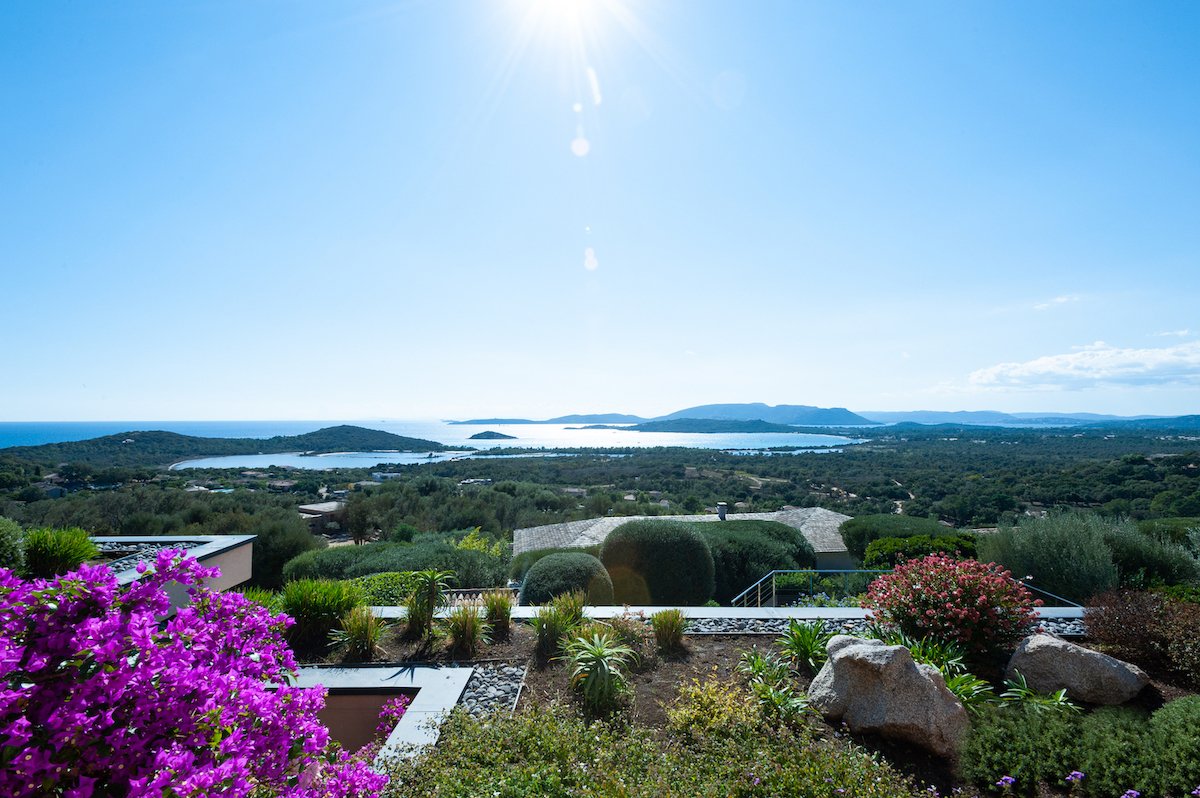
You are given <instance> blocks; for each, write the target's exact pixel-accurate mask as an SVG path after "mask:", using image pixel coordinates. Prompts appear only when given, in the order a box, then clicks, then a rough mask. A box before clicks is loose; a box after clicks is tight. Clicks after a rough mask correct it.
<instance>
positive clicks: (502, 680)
mask: <svg viewBox="0 0 1200 798" xmlns="http://www.w3.org/2000/svg"><path fill="white" fill-rule="evenodd" d="M474 668H475V672H474V673H473V674H471V680H470V681H468V682H467V687H466V689H465V690H463V694H462V698H460V699H459V700H458V703H459V704H461V705H462V706H464V707H466V709H467V712H469V713H471V715H472V716H473V717H476V718H479V717H483V716H484V715H487V714H489V713H491V712H511V711H512V709H513V707H514V706H515V705H516V703H517V696H518V695H520V693H521V683H522V682H523V681H524V680H525V666H524V665H518V664H516V663H504V662H481V663H479V664H477V665H475V666H474Z"/></svg>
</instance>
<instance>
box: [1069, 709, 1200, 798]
mask: <svg viewBox="0 0 1200 798" xmlns="http://www.w3.org/2000/svg"><path fill="white" fill-rule="evenodd" d="M1148 720H1149V719H1148V718H1147V717H1146V713H1144V712H1141V711H1139V710H1136V709H1132V708H1128V707H1100V708H1099V709H1097V710H1096V711H1095V712H1092V713H1090V714H1088V715H1085V716H1084V717H1083V718H1082V719H1081V720H1080V722H1079V726H1078V732H1077V734H1078V736H1077V737H1076V739H1075V741H1074V744H1073V745H1072V747H1071V749H1069V750H1070V752H1071V754H1070V755H1071V759H1070V761H1071V767H1072V768H1073V769H1074V770H1078V771H1080V772H1082V773H1084V774H1085V775H1084V780H1083V784H1082V786H1083V787H1084V790H1085V792H1086V793H1087V794H1088V795H1097V796H1101V795H1102V796H1109V795H1112V796H1118V795H1121V794H1122V793H1123V792H1125V791H1126V790H1128V789H1130V788H1132V787H1138V788H1139V789H1141V790H1143V791H1148V786H1149V782H1148V781H1147V780H1146V776H1147V775H1148V773H1149V772H1150V771H1151V770H1152V769H1153V765H1152V762H1153V760H1154V759H1155V755H1154V752H1153V751H1152V750H1151V749H1150V748H1149V742H1150V739H1149V738H1150V728H1149V724H1148ZM1197 772H1200V771H1197ZM1060 778H1061V776H1060ZM1193 786H1194V785H1193ZM1159 794H1160V795H1161V794H1165V793H1159ZM1181 794H1182V793H1181Z"/></svg>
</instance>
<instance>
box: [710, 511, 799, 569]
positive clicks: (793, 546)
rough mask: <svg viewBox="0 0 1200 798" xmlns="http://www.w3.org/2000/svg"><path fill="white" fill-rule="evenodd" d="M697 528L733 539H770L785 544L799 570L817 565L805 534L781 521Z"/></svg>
mask: <svg viewBox="0 0 1200 798" xmlns="http://www.w3.org/2000/svg"><path fill="white" fill-rule="evenodd" d="M696 528H697V529H698V530H700V531H701V532H702V533H708V532H721V533H723V534H725V535H729V536H732V537H737V536H741V535H754V536H758V537H765V538H769V539H771V540H774V541H776V542H777V543H781V544H783V546H784V548H785V549H786V550H787V554H788V556H789V557H791V558H792V559H793V560H795V561H796V567H797V568H812V567H814V566H815V565H816V564H817V555H816V552H814V551H813V547H812V544H811V543H809V542H808V538H806V537H804V533H803V532H801V531H800V530H799V529H796V528H795V527H793V526H788V525H787V524H783V523H780V522H779V521H722V522H711V521H705V522H700V523H698V524H697V525H696ZM759 576H761V574H760V575H759ZM756 579H757V577H756Z"/></svg>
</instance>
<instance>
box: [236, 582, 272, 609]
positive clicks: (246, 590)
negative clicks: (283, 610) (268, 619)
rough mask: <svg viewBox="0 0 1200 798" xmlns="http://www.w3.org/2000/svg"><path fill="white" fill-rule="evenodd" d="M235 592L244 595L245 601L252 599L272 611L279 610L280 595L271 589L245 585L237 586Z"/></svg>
mask: <svg viewBox="0 0 1200 798" xmlns="http://www.w3.org/2000/svg"><path fill="white" fill-rule="evenodd" d="M237 592H239V593H241V594H242V595H243V596H245V597H246V601H253V602H254V603H255V604H258V605H260V606H262V607H266V608H267V609H269V610H271V611H272V612H279V610H280V606H279V605H280V599H281V597H280V595H279V594H278V593H276V592H275V591H273V590H267V589H265V588H261V587H253V586H250V585H246V586H243V587H239V588H238V589H237Z"/></svg>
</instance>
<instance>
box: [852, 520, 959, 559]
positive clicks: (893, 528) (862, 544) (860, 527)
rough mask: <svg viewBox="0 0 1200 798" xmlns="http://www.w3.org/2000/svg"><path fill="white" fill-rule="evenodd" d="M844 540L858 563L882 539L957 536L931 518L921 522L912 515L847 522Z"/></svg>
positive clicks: (950, 529)
mask: <svg viewBox="0 0 1200 798" xmlns="http://www.w3.org/2000/svg"><path fill="white" fill-rule="evenodd" d="M841 533H842V540H843V541H844V542H845V544H846V549H847V550H849V552H850V554H851V555H852V556H853V557H854V559H856V560H862V558H863V557H864V556H865V555H866V552H867V546H868V545H870V543H871V541H873V540H879V539H880V538H910V537H912V536H913V535H928V536H929V537H938V536H940V535H944V534H953V533H954V530H953V529H952V528H950V527H945V526H942V525H941V524H939V523H938V522H937V521H935V520H933V519H931V518H919V517H914V516H908V515H890V514H889V515H860V516H857V517H856V518H851V519H850V520H849V521H844V522H843V523H842V526H841Z"/></svg>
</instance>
